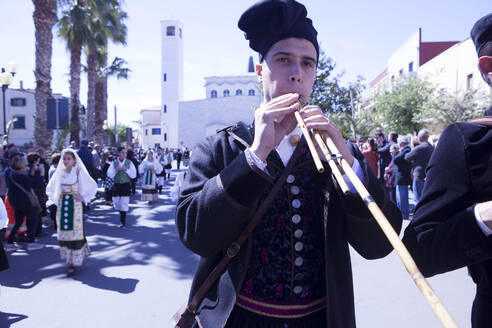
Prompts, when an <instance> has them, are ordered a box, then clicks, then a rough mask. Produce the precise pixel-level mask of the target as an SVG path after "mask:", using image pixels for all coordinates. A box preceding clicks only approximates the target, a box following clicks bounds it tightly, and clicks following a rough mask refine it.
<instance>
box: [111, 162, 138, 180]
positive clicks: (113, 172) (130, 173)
mask: <svg viewBox="0 0 492 328" xmlns="http://www.w3.org/2000/svg"><path fill="white" fill-rule="evenodd" d="M117 161H118V166H119V167H120V168H122V167H123V165H125V161H126V158H125V159H124V160H123V162H122V161H120V159H119V158H118V159H117ZM125 172H126V174H128V176H129V177H130V179H135V178H136V176H137V169H136V168H135V165H133V163H132V162H131V161H130V167H128V169H127V170H126V171H125ZM107 175H108V177H109V178H110V179H114V177H115V176H116V170H115V168H114V164H111V165H110V166H109V168H108V172H107Z"/></svg>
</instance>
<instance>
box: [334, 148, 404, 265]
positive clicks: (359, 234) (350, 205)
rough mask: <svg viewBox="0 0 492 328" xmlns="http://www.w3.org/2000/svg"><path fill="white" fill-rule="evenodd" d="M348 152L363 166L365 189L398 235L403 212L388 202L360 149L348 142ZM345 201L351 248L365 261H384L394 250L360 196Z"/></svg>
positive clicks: (345, 198)
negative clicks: (380, 259) (383, 258)
mask: <svg viewBox="0 0 492 328" xmlns="http://www.w3.org/2000/svg"><path fill="white" fill-rule="evenodd" d="M349 149H350V151H351V152H352V156H354V158H355V159H356V160H358V161H359V163H360V164H361V167H362V170H363V172H364V185H365V187H366V189H367V190H368V192H369V194H370V195H371V196H372V197H373V198H374V200H375V201H376V203H377V205H378V206H379V208H380V209H381V210H382V211H383V213H384V214H385V216H386V218H387V219H388V220H389V222H390V224H391V225H392V226H393V229H395V231H396V233H397V234H399V233H400V230H401V224H402V217H401V213H400V211H399V210H398V208H397V207H396V205H395V204H394V203H393V202H391V201H390V200H389V197H388V195H387V193H386V192H385V191H384V188H383V185H382V184H381V182H380V181H379V180H378V179H377V178H376V176H375V175H374V173H373V172H372V169H371V168H370V166H369V164H368V162H367V160H366V159H365V158H364V156H363V155H362V154H361V152H360V151H359V149H357V147H356V146H355V145H354V144H352V143H349ZM343 200H344V207H345V212H346V215H347V221H346V232H347V238H348V241H349V243H350V244H351V245H352V247H353V248H354V249H355V250H356V251H357V252H358V253H359V254H360V255H361V256H363V257H364V258H366V259H376V258H381V257H384V256H386V255H387V254H389V253H390V252H391V250H392V249H393V248H392V246H391V244H390V243H389V241H388V239H387V238H386V236H385V234H384V233H383V231H382V230H381V228H380V227H379V224H378V223H377V221H376V220H375V219H374V218H373V216H372V214H371V213H370V212H369V210H368V208H367V206H366V205H365V204H364V202H363V200H362V199H361V197H360V196H359V194H349V195H346V196H343Z"/></svg>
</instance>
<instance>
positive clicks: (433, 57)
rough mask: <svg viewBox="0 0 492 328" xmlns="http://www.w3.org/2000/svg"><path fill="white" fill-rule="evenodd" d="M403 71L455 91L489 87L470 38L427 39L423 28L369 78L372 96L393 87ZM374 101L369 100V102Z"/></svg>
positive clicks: (460, 91)
mask: <svg viewBox="0 0 492 328" xmlns="http://www.w3.org/2000/svg"><path fill="white" fill-rule="evenodd" d="M403 74H417V75H418V76H419V77H421V78H426V79H428V80H429V81H430V82H431V83H433V84H434V85H437V86H438V87H440V88H444V89H446V90H447V91H448V92H450V93H455V94H460V93H463V92H465V91H467V90H468V89H483V90H485V91H487V90H488V88H487V86H486V84H485V83H483V81H482V78H481V75H480V72H479V71H478V68H477V53H476V51H475V47H474V45H473V42H472V40H471V39H470V38H467V39H466V40H464V41H461V42H460V41H439V42H423V41H422V29H420V28H419V29H418V30H417V31H416V32H414V33H413V34H412V35H411V36H410V37H409V38H408V39H407V40H406V41H405V42H404V43H403V44H402V45H401V46H400V47H399V48H398V49H396V50H395V51H394V52H393V53H392V54H391V55H390V56H389V57H388V61H387V67H386V68H385V69H384V70H383V71H382V72H381V73H380V74H379V75H378V76H377V77H376V78H374V79H373V80H372V81H371V82H369V97H370V98H371V99H372V98H373V97H374V96H375V95H376V94H377V93H378V92H380V91H381V90H385V89H389V88H391V84H392V82H393V81H395V79H397V78H398V77H399V76H401V75H403ZM374 105H375V104H374V102H373V101H372V100H369V102H368V106H369V107H370V108H373V107H374Z"/></svg>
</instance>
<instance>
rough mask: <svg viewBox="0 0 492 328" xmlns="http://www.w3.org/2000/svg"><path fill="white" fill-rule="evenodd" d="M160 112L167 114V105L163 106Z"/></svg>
mask: <svg viewBox="0 0 492 328" xmlns="http://www.w3.org/2000/svg"><path fill="white" fill-rule="evenodd" d="M162 111H163V112H164V113H167V105H164V107H163V108H162Z"/></svg>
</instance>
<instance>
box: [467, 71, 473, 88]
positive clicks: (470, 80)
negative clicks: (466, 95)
mask: <svg viewBox="0 0 492 328" xmlns="http://www.w3.org/2000/svg"><path fill="white" fill-rule="evenodd" d="M472 87H473V74H468V75H467V76H466V89H467V90H469V89H471V88H472Z"/></svg>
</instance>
